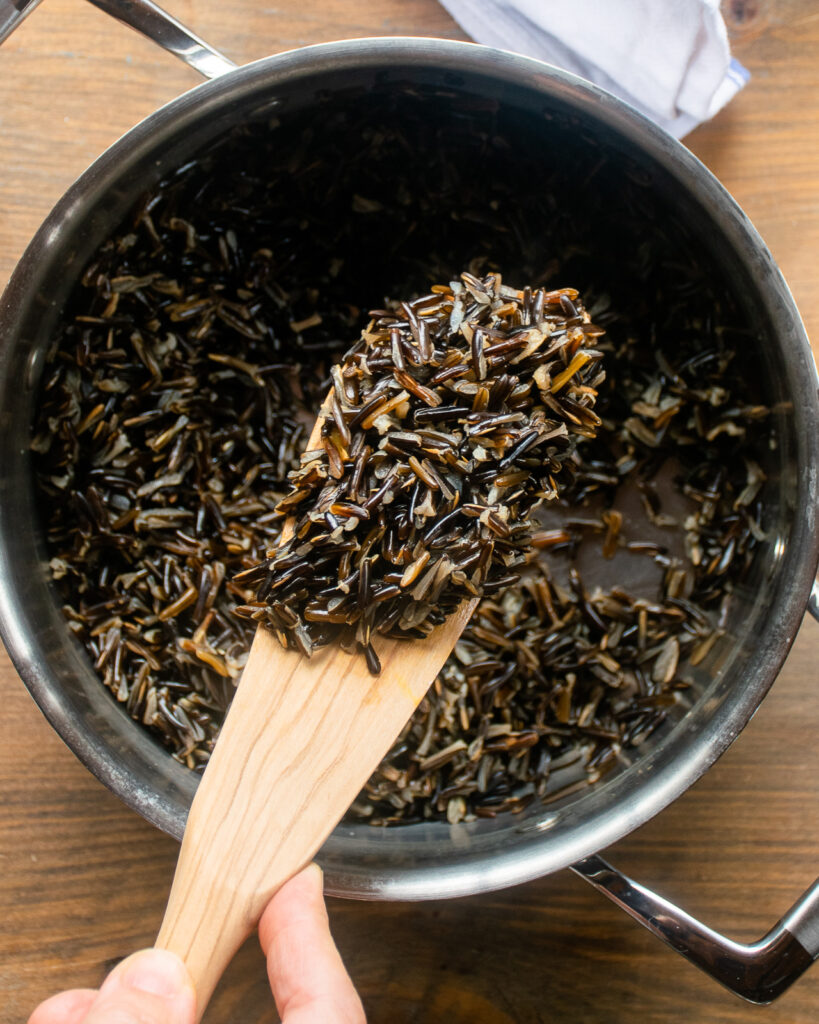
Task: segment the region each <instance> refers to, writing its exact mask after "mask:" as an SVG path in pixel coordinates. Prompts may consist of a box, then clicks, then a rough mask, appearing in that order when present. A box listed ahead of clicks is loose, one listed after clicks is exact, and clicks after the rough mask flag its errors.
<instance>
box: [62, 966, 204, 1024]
mask: <svg viewBox="0 0 819 1024" xmlns="http://www.w3.org/2000/svg"><path fill="white" fill-rule="evenodd" d="M195 1021H196V997H195V995H194V991H193V983H192V981H191V978H190V975H189V974H188V970H187V968H186V967H185V965H184V963H183V962H182V961H181V960H180V959H179V957H178V956H176V954H174V953H169V952H168V951H167V950H163V949H143V950H141V951H140V952H139V953H134V954H133V956H129V957H128V958H127V959H125V960H123V961H122V963H120V964H117V966H116V967H115V968H114V970H113V971H112V972H111V973H110V974H109V975H108V977H107V978H106V979H105V981H104V982H103V983H102V988H101V989H100V991H99V995H98V996H97V998H96V999H95V1001H94V1003H93V1004H92V1006H91V1008H90V1009H89V1011H88V1014H87V1016H86V1017H84V1018H83V1019H82V1024H195ZM44 1024H50V1022H44Z"/></svg>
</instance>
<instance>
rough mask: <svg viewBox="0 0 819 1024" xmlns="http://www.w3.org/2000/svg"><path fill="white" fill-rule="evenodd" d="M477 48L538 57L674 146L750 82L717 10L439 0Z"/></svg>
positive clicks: (663, 1)
mask: <svg viewBox="0 0 819 1024" xmlns="http://www.w3.org/2000/svg"><path fill="white" fill-rule="evenodd" d="M441 3H442V4H443V5H444V7H446V8H447V10H448V11H449V12H450V14H451V15H452V17H453V18H455V20H456V21H457V22H459V24H460V25H461V27H462V28H464V29H465V30H466V31H467V32H468V33H469V34H470V35H471V36H472V37H473V39H475V40H477V41H478V42H479V43H486V44H487V45H489V46H496V47H498V48H500V49H502V50H512V51H513V52H515V53H522V54H525V55H526V56H528V57H537V58H538V59H539V60H544V61H547V62H548V63H550V64H554V65H556V66H557V67H560V68H564V69H565V70H567V71H572V72H574V73H575V74H576V75H580V76H581V77H582V78H585V79H588V80H589V81H590V82H594V83H595V84H597V85H599V86H602V88H604V89H606V90H608V91H609V92H612V93H614V94H615V96H619V97H620V98H621V99H624V100H626V102H627V103H630V104H631V105H632V106H634V107H636V108H637V109H638V110H639V111H641V112H642V113H643V114H646V115H647V116H648V117H650V118H651V119H652V120H653V121H656V122H657V123H658V124H659V125H661V126H662V127H663V128H665V129H666V130H667V131H669V132H671V134H672V135H675V136H676V137H677V138H681V137H682V136H683V135H686V134H687V133H688V132H690V131H691V130H692V129H693V128H695V127H696V126H697V125H698V124H700V123H701V122H702V121H706V120H708V118H710V117H713V116H714V114H716V112H717V111H718V110H720V109H721V108H722V107H723V106H725V104H726V103H727V102H728V101H729V100H730V99H732V98H733V96H735V95H736V93H737V92H739V90H740V89H741V88H742V87H743V86H744V85H745V83H746V82H747V81H748V79H749V77H750V75H749V73H748V71H747V70H746V69H745V68H744V67H743V66H742V65H741V64H740V63H739V61H737V60H734V59H732V58H731V50H730V47H729V45H728V35H727V32H726V30H725V23H724V21H723V20H722V15H721V14H720V12H719V0H441Z"/></svg>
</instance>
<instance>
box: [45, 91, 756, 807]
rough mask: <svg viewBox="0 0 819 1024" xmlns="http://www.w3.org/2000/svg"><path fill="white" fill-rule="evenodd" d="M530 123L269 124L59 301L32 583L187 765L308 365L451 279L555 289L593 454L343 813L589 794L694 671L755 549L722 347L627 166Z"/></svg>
mask: <svg viewBox="0 0 819 1024" xmlns="http://www.w3.org/2000/svg"><path fill="white" fill-rule="evenodd" d="M543 124H544V122H543V121H542V120H538V119H536V118H535V117H534V116H533V115H524V114H523V113H520V112H513V111H508V110H505V109H504V108H501V107H498V106H497V105H495V104H487V103H480V102H475V101H472V100H470V99H469V98H465V97H461V96H459V95H458V93H457V91H456V90H452V91H446V92H441V91H440V90H430V92H429V93H427V94H425V93H424V91H423V90H422V89H419V88H418V87H415V88H414V90H413V91H412V92H404V91H402V90H401V89H400V87H396V88H394V89H393V90H392V91H390V90H387V89H385V90H383V91H382V92H381V93H380V94H379V96H378V97H375V96H373V97H362V96H358V95H354V94H351V96H350V98H349V101H348V102H346V101H344V100H343V99H339V98H338V97H336V98H334V99H333V101H332V102H330V101H329V100H328V103H327V107H326V116H324V117H323V118H317V120H316V122H315V123H314V124H312V125H309V126H307V127H305V125H304V123H303V122H302V121H300V119H299V117H298V113H297V112H294V113H292V114H290V115H288V114H286V113H285V114H283V115H282V118H281V121H280V122H276V123H269V122H266V123H264V124H259V125H256V126H253V127H251V128H243V129H241V130H239V131H237V132H236V133H235V134H234V137H233V138H232V139H230V140H228V141H226V142H223V143H222V144H220V145H219V146H216V147H212V149H211V150H210V151H209V152H207V153H205V154H203V155H202V156H201V157H200V159H199V160H197V161H195V162H193V163H191V164H189V165H187V166H186V167H185V168H182V169H180V171H179V172H177V173H176V174H175V175H172V176H170V177H169V178H168V179H167V180H166V181H165V182H163V183H162V184H161V185H160V186H159V187H157V188H156V189H154V190H153V191H152V193H151V195H150V196H148V197H147V198H146V200H145V202H144V203H142V204H141V205H140V206H139V207H138V209H136V210H135V211H134V214H133V217H132V218H130V219H129V220H128V221H127V222H126V223H124V224H123V225H122V229H121V231H120V233H119V234H118V235H117V237H116V238H114V239H112V240H111V241H110V242H108V243H106V245H104V246H103V247H102V248H101V250H100V251H99V253H98V255H97V257H96V258H95V259H94V261H92V264H91V265H90V266H89V268H88V269H87V271H86V273H85V275H84V277H83V279H82V281H81V282H79V283H78V285H77V287H76V289H75V292H74V295H73V298H72V300H71V303H70V306H69V309H68V311H67V314H66V318H65V322H64V324H63V326H62V328H61V330H60V332H59V333H58V335H57V336H56V337H55V342H54V346H53V349H52V351H51V354H50V360H49V365H48V367H47V369H46V371H45V373H44V376H43V391H42V396H41V402H40V411H39V414H38V417H37V422H36V423H35V426H34V435H33V442H32V447H33V449H34V452H35V456H36V472H37V481H38V487H39V488H40V491H41V493H42V494H43V496H44V497H45V499H46V500H45V501H44V502H43V508H44V510H46V511H45V513H44V514H45V516H46V522H45V523H44V527H45V530H46V534H47V542H48V547H49V553H50V556H51V569H52V574H53V577H54V581H55V586H56V588H57V590H58V592H59V594H60V600H61V602H62V603H63V604H64V606H65V611H66V615H67V617H68V620H69V623H70V625H71V626H72V629H73V630H74V632H75V633H76V635H77V637H78V639H79V640H80V641H81V642H82V643H83V644H84V646H85V647H86V650H87V651H88V653H89V656H90V657H91V659H92V661H93V662H94V664H95V666H96V668H97V671H98V673H99V675H100V678H101V680H102V682H103V683H104V684H105V685H106V686H107V687H108V688H109V689H110V690H111V692H112V693H113V694H114V696H115V697H116V699H117V700H118V701H120V703H121V704H122V705H123V709H124V711H127V713H129V714H130V715H132V717H134V718H135V719H136V720H137V721H138V722H140V723H142V724H143V725H144V726H145V727H146V728H148V729H150V730H151V731H152V732H153V733H154V735H155V736H156V737H157V738H158V739H159V741H160V742H162V743H163V744H164V745H165V746H166V747H167V748H168V749H169V751H171V752H172V753H173V754H174V756H176V757H178V758H179V759H180V760H181V761H183V762H184V763H186V764H188V766H189V767H190V768H191V769H192V770H201V768H202V767H203V765H204V764H205V763H206V761H207V757H208V753H209V751H210V749H211V748H212V745H213V742H214V741H215V737H216V735H217V733H218V728H219V723H220V721H221V718H222V716H223V713H224V710H225V708H226V706H227V704H228V703H229V700H230V697H231V693H232V687H233V685H234V680H235V679H236V678H238V675H239V673H240V672H241V667H242V664H243V659H244V655H245V652H246V650H247V649H248V647H249V643H250V638H251V636H252V630H253V624H251V623H247V622H243V621H242V620H241V619H239V618H238V617H237V616H235V615H234V614H233V612H232V609H233V608H234V607H235V606H236V605H237V604H241V603H243V602H244V600H245V597H244V595H243V594H242V592H241V588H240V587H238V586H237V585H236V584H235V583H233V582H232V577H233V575H235V573H236V572H238V571H239V570H240V569H242V568H244V567H247V566H248V565H250V564H253V561H258V560H260V558H261V557H263V555H264V552H265V550H266V549H267V548H269V547H272V546H273V545H274V544H275V542H276V538H277V535H278V529H279V522H278V520H276V519H274V518H273V517H272V515H271V510H272V508H273V506H274V504H275V503H276V501H277V500H278V499H279V498H280V497H281V495H282V494H283V492H284V491H285V489H286V482H285V477H286V473H287V472H288V470H289V469H290V468H292V466H293V465H294V464H295V462H296V460H297V456H298V453H299V451H300V448H301V446H303V444H304V443H305V441H306V437H307V431H306V430H305V426H304V425H305V423H309V422H311V421H312V418H313V417H314V415H315V411H316V410H317V408H318V404H319V402H320V400H321V397H322V396H323V394H324V393H325V391H326V389H327V386H328V383H329V379H328V376H329V364H330V362H331V361H332V360H333V359H334V358H336V357H337V356H338V354H339V353H340V352H341V351H343V349H344V348H346V347H347V345H348V344H349V342H350V340H351V339H352V338H355V337H356V336H357V334H358V332H359V331H360V329H361V327H362V326H363V323H364V321H365V318H366V310H367V309H368V308H369V307H371V306H380V305H382V304H383V302H384V299H385V297H386V296H395V295H407V294H413V293H415V294H420V293H422V292H424V291H426V290H427V288H428V286H429V284H430V283H431V282H432V281H434V280H436V279H439V278H440V279H443V280H447V279H449V278H450V277H452V276H453V275H454V274H455V273H457V271H458V270H459V269H461V268H462V267H463V266H467V265H468V266H470V269H471V270H472V271H473V272H474V273H476V274H480V273H485V272H488V271H491V270H497V271H499V272H501V273H502V275H503V277H504V279H505V280H508V281H514V280H521V281H522V280H528V281H532V282H533V283H534V284H536V285H545V286H549V285H550V284H563V283H568V282H570V283H573V284H576V286H577V287H578V288H579V289H580V290H582V292H583V294H584V296H585V297H586V300H587V304H588V306H589V308H590V312H591V315H592V318H593V319H594V320H595V322H598V323H601V324H604V325H605V326H606V327H607V335H606V338H605V339H602V341H603V344H602V346H601V347H603V348H604V349H605V359H604V364H605V367H606V371H607V375H608V379H607V382H606V383H604V384H603V385H601V387H600V388H599V402H598V407H597V408H598V412H600V414H601V415H602V417H603V421H604V422H603V427H602V428H601V431H600V434H599V436H598V438H597V439H596V440H595V441H590V442H588V443H584V444H582V445H581V446H580V448H579V449H578V464H577V469H576V478H575V483H574V485H573V487H572V489H570V490H569V491H568V492H567V493H566V494H565V495H564V497H563V499H562V500H561V502H560V503H559V504H557V505H552V506H550V507H548V508H547V509H545V510H543V513H542V515H543V531H542V533H541V534H540V535H539V536H538V537H537V538H536V551H535V556H534V557H533V561H532V564H531V566H530V568H529V570H528V572H527V573H526V574H525V577H524V580H523V581H522V583H521V584H520V585H515V586H513V587H511V588H509V589H508V590H506V591H505V592H504V593H502V594H498V595H492V596H491V598H489V599H487V600H486V601H484V602H483V604H482V606H481V608H480V609H479V610H478V612H477V613H476V615H475V617H474V619H473V621H472V623H471V624H470V627H469V629H468V630H467V631H466V633H465V634H464V636H463V638H462V640H461V642H460V643H459V645H458V648H457V649H456V651H455V652H454V654H453V656H452V657H451V658H450V660H449V662H448V663H447V666H446V667H445V668H444V670H443V672H442V673H441V676H440V677H439V679H438V680H437V681H436V683H435V684H434V685H433V687H432V689H431V690H430V692H429V694H428V696H427V697H426V698H425V700H424V701H423V702H422V704H421V706H420V708H419V709H418V712H417V713H416V715H415V716H414V717H413V719H412V721H411V722H410V723H408V726H407V728H406V730H405V731H404V733H403V735H402V736H401V737H400V738H399V740H398V742H397V743H396V745H395V747H394V749H393V751H392V753H391V754H390V756H389V757H388V758H387V759H386V760H385V762H384V764H383V765H382V766H381V768H380V769H379V771H378V772H376V774H375V775H374V776H373V778H372V779H371V780H370V783H369V784H368V786H367V787H366V789H365V790H364V791H363V793H362V794H361V796H360V797H359V799H358V800H357V801H356V803H355V804H354V806H353V807H352V808H351V811H350V815H351V816H352V817H353V818H357V819H366V820H369V821H371V822H373V823H374V824H400V823H402V822H411V821H417V820H423V819H425V818H440V819H443V820H448V821H450V822H457V821H460V820H469V819H471V818H473V817H475V816H494V815H496V814H500V813H504V812H506V811H519V810H522V809H523V808H524V807H525V806H527V804H529V803H530V802H532V801H536V800H542V799H546V800H549V799H554V798H555V797H556V796H559V795H560V794H561V793H564V792H566V787H567V786H568V787H574V786H586V785H588V784H590V783H593V782H594V781H596V780H597V779H599V778H600V777H601V776H602V775H604V774H605V773H606V772H607V771H610V770H612V769H615V768H617V766H618V765H619V764H621V763H622V762H624V761H628V760H629V759H630V758H631V757H632V756H633V754H632V752H633V751H635V750H636V749H637V748H638V747H639V744H640V742H641V741H642V740H643V739H644V738H645V737H646V736H648V735H649V734H650V733H651V732H652V731H653V730H654V729H656V728H660V727H663V725H664V723H665V722H666V721H667V720H673V719H674V718H675V717H676V716H678V715H679V714H681V713H682V712H683V711H684V709H685V707H686V703H687V690H688V688H689V687H694V688H695V687H696V679H695V672H694V669H693V668H692V663H696V662H697V661H702V660H704V659H705V658H711V659H713V658H715V657H718V654H719V643H718V641H719V625H720V616H721V615H723V614H724V611H725V607H726V602H727V601H728V600H729V599H730V592H731V589H732V588H733V587H735V586H737V585H740V584H741V581H742V578H743V576H744V574H745V573H746V572H747V570H748V567H749V565H750V563H751V560H752V557H753V551H754V549H755V547H756V545H757V544H758V543H759V541H760V540H761V539H762V538H763V536H764V534H763V528H764V523H762V522H761V500H760V494H761V489H762V486H763V483H764V475H763V473H762V470H761V469H760V465H761V464H762V463H763V461H764V456H765V450H766V448H767V445H768V427H767V423H766V415H767V410H765V409H764V407H762V406H760V405H759V404H758V402H757V401H756V399H755V397H754V396H755V384H754V378H753V373H752V372H751V370H750V369H749V367H747V366H746V365H743V367H742V372H741V373H740V372H733V359H734V355H735V354H736V353H737V351H738V350H740V347H741V346H742V344H743V342H744V339H745V338H746V337H747V335H748V327H747V325H745V324H744V323H742V322H740V321H739V319H738V315H737V313H736V311H735V309H734V307H733V304H732V301H731V297H730V294H729V293H728V292H727V290H726V289H725V288H724V287H723V285H722V283H721V280H720V277H719V272H718V269H717V268H714V267H708V266H703V265H701V263H700V262H699V257H698V255H697V254H695V253H692V252H691V251H690V250H689V249H688V248H687V243H686V228H685V226H684V225H681V224H679V223H677V222H675V221H674V219H673V217H671V216H667V215H665V212H664V211H662V210H661V209H660V208H659V207H658V206H657V204H656V202H655V199H654V197H653V194H652V190H651V182H650V181H646V180H645V179H644V178H643V177H642V176H641V173H640V171H639V169H638V168H636V167H634V166H632V165H630V164H629V163H628V161H627V160H625V159H624V160H623V161H622V162H614V161H611V160H610V159H607V158H604V157H603V156H600V157H599V158H598V159H595V157H594V142H593V140H589V139H578V138H576V137H575V135H574V131H573V129H572V126H571V125H558V124H553V125H551V126H549V127H548V130H546V131H544V127H543ZM351 302H354V303H355V305H351V304H350V303H351ZM359 304H360V305H359ZM618 513H619V516H621V517H622V518H621V519H620V518H618Z"/></svg>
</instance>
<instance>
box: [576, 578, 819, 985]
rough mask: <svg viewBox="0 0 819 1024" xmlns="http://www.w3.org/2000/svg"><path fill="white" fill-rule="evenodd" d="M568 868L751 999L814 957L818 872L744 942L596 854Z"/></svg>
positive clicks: (816, 609) (816, 595) (818, 607)
mask: <svg viewBox="0 0 819 1024" xmlns="http://www.w3.org/2000/svg"><path fill="white" fill-rule="evenodd" d="M807 610H808V611H809V612H810V614H811V615H812V616H813V618H814V619H816V620H817V622H819V579H817V580H815V581H814V584H813V588H812V590H811V595H810V598H809V600H808V608H807ZM572 871H574V872H575V874H577V875H580V877H581V878H584V879H585V880H586V881H587V882H588V883H589V884H590V885H593V886H594V887H595V889H597V890H598V891H599V892H602V893H603V895H604V896H607V897H608V898H609V899H610V900H611V901H612V902H613V903H616V904H617V906H618V907H620V909H621V910H625V912H626V913H627V914H630V915H631V917H633V918H634V920H635V921H639V922H640V924H641V925H643V927H645V928H648V930H649V931H650V932H651V933H652V934H653V935H656V936H657V938H658V939H662V940H663V942H664V943H665V944H666V945H667V946H670V947H671V948H672V949H674V950H676V951H677V952H678V953H681V954H682V955H683V956H684V957H685V958H686V960H690V961H691V963H692V964H695V965H696V966H697V967H699V968H700V970H702V971H705V973H706V974H710V975H711V977H712V978H714V979H715V980H716V981H718V982H719V983H720V984H721V985H724V986H725V987H726V988H728V989H730V990H731V991H732V992H734V993H735V994H736V995H738V996H741V997H742V998H743V999H747V1000H748V1002H750V1003H760V1004H763V1005H764V1004H766V1003H770V1002H772V1001H773V1000H774V999H776V997H777V996H780V995H782V993H783V992H784V991H785V990H786V989H788V988H790V986H791V985H792V984H793V983H794V982H795V981H796V979H797V978H799V977H801V975H802V974H804V972H805V971H806V970H807V969H808V967H810V965H811V964H812V963H813V962H814V960H817V959H819V878H817V880H816V881H815V882H814V883H813V885H812V886H811V887H810V888H809V889H808V890H807V891H806V892H804V893H803V894H802V895H801V896H800V897H799V899H798V900H797V901H796V903H794V905H793V906H792V907H791V909H790V910H789V911H788V912H787V914H785V916H784V917H783V918H781V919H780V920H779V922H778V923H777V924H775V925H774V926H773V928H771V930H770V931H769V932H768V933H767V935H763V937H762V938H761V939H759V941H758V942H751V943H748V944H745V943H742V942H734V941H733V940H732V939H728V938H726V937H725V936H724V935H720V934H719V932H715V931H713V930H712V929H711V928H709V927H708V926H707V925H704V924H703V923H702V922H701V921H698V920H697V919H696V918H695V917H691V915H690V914H687V913H686V912H685V911H684V910H683V909H682V908H681V907H677V906H675V905H674V904H673V903H670V902H669V901H668V900H666V899H663V897H662V896H658V895H657V894H656V893H654V892H652V891H651V890H650V889H647V888H646V887H645V886H643V885H640V884H639V883H638V882H635V881H633V880H632V879H631V878H629V877H628V876H627V875H624V874H621V872H619V871H618V870H617V868H615V867H612V865H611V864H609V863H608V861H605V860H603V858H602V857H599V856H597V855H596V854H595V855H593V856H591V857H586V858H585V860H580V861H578V862H577V863H576V864H573V865H572Z"/></svg>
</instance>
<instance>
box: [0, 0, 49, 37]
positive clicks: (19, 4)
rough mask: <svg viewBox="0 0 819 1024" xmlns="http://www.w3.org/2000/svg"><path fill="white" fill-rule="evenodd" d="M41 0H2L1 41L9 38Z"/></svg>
mask: <svg viewBox="0 0 819 1024" xmlns="http://www.w3.org/2000/svg"><path fill="white" fill-rule="evenodd" d="M39 2H40V0H0V43H2V42H3V40H4V39H6V38H8V36H10V35H11V33H12V32H13V31H14V30H15V29H16V28H17V26H18V25H19V24H20V22H21V21H22V20H23V18H25V16H26V15H27V14H31V12H32V11H33V10H34V8H35V7H36V6H37V4H38V3H39Z"/></svg>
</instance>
